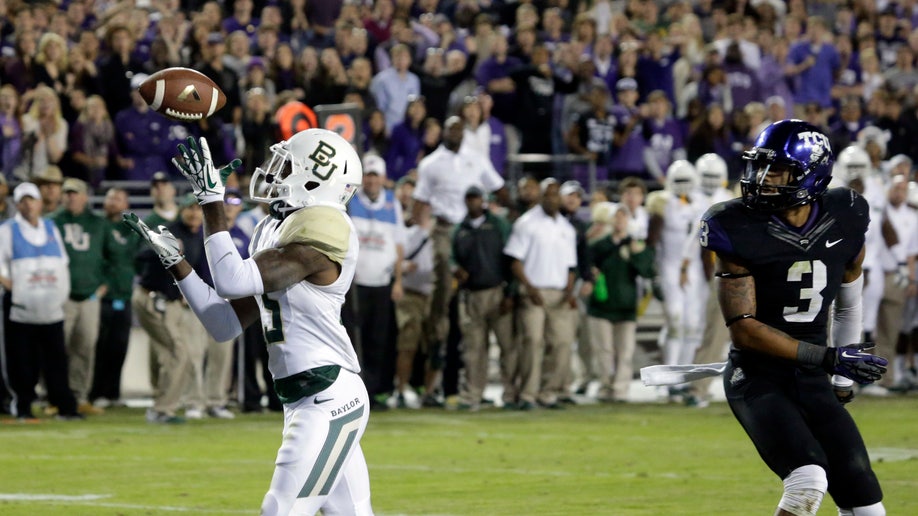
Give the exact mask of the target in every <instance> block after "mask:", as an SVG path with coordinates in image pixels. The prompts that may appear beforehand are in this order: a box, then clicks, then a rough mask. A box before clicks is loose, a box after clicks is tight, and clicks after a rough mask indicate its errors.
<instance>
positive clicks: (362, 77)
mask: <svg viewBox="0 0 918 516" xmlns="http://www.w3.org/2000/svg"><path fill="white" fill-rule="evenodd" d="M348 77H350V80H351V86H353V87H355V88H360V89H366V88H368V87H369V85H370V81H371V80H372V79H373V67H372V65H370V60H369V59H366V58H363V57H360V58H357V59H354V60H353V61H352V62H351V67H350V68H349V69H348Z"/></svg>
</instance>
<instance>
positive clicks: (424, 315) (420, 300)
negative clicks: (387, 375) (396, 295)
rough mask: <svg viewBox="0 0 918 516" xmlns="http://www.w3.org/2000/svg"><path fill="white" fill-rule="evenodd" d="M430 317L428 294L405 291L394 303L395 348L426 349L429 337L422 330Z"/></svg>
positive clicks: (405, 349)
mask: <svg viewBox="0 0 918 516" xmlns="http://www.w3.org/2000/svg"><path fill="white" fill-rule="evenodd" d="M429 317H430V296H428V295H425V294H420V293H418V292H412V291H410V290H406V291H405V295H404V296H403V297H402V299H401V301H399V302H398V303H396V305H395V323H396V325H397V326H398V339H397V340H396V348H397V349H398V350H399V351H417V350H419V349H420V350H421V351H423V352H426V351H427V346H426V341H427V338H429V336H428V335H425V332H424V330H425V329H426V328H425V326H426V325H427V320H428V318H429Z"/></svg>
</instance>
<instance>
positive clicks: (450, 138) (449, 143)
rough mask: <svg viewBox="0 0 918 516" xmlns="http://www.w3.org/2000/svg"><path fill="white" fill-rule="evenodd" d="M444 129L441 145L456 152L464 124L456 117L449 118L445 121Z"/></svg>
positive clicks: (459, 144)
mask: <svg viewBox="0 0 918 516" xmlns="http://www.w3.org/2000/svg"><path fill="white" fill-rule="evenodd" d="M445 127H446V130H445V131H444V135H443V145H445V146H446V148H447V149H449V150H451V151H453V152H457V151H458V150H459V147H460V146H461V145H462V135H463V132H464V131H465V123H464V122H463V121H462V119H461V118H459V117H458V116H451V117H449V118H447V119H446V124H445Z"/></svg>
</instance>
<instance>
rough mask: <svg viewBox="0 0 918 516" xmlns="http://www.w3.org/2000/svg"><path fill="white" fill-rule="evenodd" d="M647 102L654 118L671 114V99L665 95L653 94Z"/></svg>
mask: <svg viewBox="0 0 918 516" xmlns="http://www.w3.org/2000/svg"><path fill="white" fill-rule="evenodd" d="M647 104H648V105H649V106H650V116H651V117H653V118H666V116H667V115H668V114H669V101H668V100H667V99H666V97H665V96H663V95H659V96H653V95H651V96H650V97H649V98H648V102H647Z"/></svg>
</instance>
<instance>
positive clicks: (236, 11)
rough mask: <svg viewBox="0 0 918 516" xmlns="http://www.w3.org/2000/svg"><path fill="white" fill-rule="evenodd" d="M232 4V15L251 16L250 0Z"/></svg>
mask: <svg viewBox="0 0 918 516" xmlns="http://www.w3.org/2000/svg"><path fill="white" fill-rule="evenodd" d="M232 4H233V15H235V16H240V15H241V16H248V15H251V14H252V0H236V1H235V2H232Z"/></svg>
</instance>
